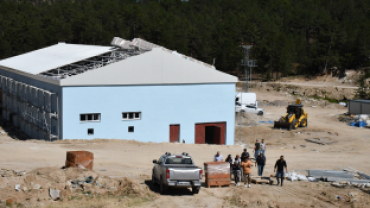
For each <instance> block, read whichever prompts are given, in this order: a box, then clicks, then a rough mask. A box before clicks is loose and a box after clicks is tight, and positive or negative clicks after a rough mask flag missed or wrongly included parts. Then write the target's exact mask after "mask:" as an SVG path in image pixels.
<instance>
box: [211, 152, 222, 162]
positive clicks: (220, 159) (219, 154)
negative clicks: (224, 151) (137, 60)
mask: <svg viewBox="0 0 370 208" xmlns="http://www.w3.org/2000/svg"><path fill="white" fill-rule="evenodd" d="M223 161H224V157H223V156H222V155H221V153H220V151H217V154H216V155H215V157H214V158H213V162H223Z"/></svg>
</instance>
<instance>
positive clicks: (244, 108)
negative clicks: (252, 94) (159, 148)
mask: <svg viewBox="0 0 370 208" xmlns="http://www.w3.org/2000/svg"><path fill="white" fill-rule="evenodd" d="M235 112H236V113H239V112H246V113H256V114H257V115H260V116H262V115H263V114H265V110H263V109H262V108H258V107H257V106H254V105H245V104H240V103H239V102H236V104H235Z"/></svg>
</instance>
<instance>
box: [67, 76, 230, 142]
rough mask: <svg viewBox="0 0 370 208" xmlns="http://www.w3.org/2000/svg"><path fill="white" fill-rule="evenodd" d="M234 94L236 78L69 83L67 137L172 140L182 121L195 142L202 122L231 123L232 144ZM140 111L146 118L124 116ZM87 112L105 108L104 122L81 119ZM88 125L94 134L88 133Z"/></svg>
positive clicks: (185, 135) (187, 135)
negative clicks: (210, 81) (156, 82)
mask: <svg viewBox="0 0 370 208" xmlns="http://www.w3.org/2000/svg"><path fill="white" fill-rule="evenodd" d="M234 96H235V84H232V83H231V84H229V83H228V84H187V85H150V86H101V87H100V86H99V87H63V118H64V119H63V138H64V139H94V138H106V139H109V138H115V139H133V140H137V141H143V142H149V141H152V142H168V141H169V125H170V124H180V140H181V141H182V140H183V139H184V140H185V142H186V143H194V137H195V124H196V123H208V122H212V123H213V122H226V144H227V145H232V144H234V121H235V120H234V117H235V103H234ZM137 111H141V112H142V118H141V120H133V121H123V120H122V112H137ZM83 113H101V121H100V122H87V123H86V122H80V117H79V115H80V114H83ZM128 126H134V127H135V132H134V133H129V132H128ZM88 128H94V135H91V136H90V135H87V129H88Z"/></svg>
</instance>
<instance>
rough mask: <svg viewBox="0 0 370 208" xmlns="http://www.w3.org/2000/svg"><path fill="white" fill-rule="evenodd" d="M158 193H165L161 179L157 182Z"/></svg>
mask: <svg viewBox="0 0 370 208" xmlns="http://www.w3.org/2000/svg"><path fill="white" fill-rule="evenodd" d="M159 193H160V194H164V193H166V187H165V186H164V184H163V183H162V181H161V182H160V184H159Z"/></svg>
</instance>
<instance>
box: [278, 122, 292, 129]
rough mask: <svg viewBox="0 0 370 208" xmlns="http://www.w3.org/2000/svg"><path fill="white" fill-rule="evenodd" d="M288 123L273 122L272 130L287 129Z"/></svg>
mask: <svg viewBox="0 0 370 208" xmlns="http://www.w3.org/2000/svg"><path fill="white" fill-rule="evenodd" d="M289 127H290V123H289V122H284V121H274V128H289Z"/></svg>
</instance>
